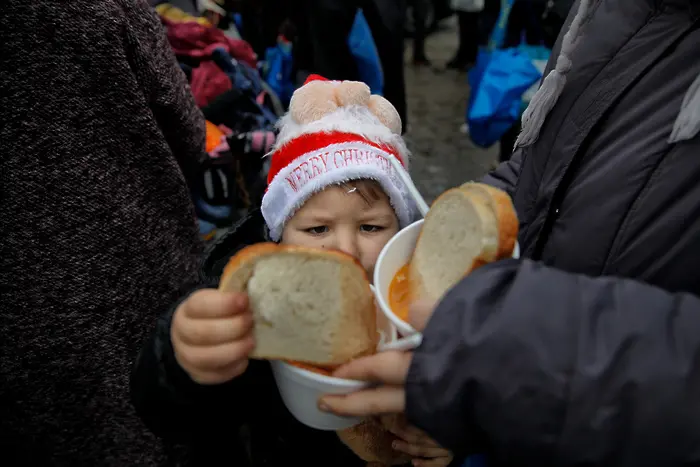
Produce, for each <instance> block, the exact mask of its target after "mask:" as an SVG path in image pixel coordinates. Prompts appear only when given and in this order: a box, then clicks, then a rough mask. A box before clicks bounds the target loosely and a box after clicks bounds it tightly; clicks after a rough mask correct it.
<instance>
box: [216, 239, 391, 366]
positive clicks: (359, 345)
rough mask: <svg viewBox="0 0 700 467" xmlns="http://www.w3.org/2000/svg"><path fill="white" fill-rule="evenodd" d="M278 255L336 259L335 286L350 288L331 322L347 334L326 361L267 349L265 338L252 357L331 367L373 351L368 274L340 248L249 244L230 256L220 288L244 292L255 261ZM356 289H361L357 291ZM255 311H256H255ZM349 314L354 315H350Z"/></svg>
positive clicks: (373, 311)
mask: <svg viewBox="0 0 700 467" xmlns="http://www.w3.org/2000/svg"><path fill="white" fill-rule="evenodd" d="M277 255H283V256H287V255H289V256H293V257H298V258H311V259H316V260H319V259H320V260H325V261H330V262H334V263H338V265H339V266H340V267H341V270H340V274H341V284H338V287H339V288H341V289H342V290H348V289H351V290H348V291H347V292H342V293H341V296H342V300H343V304H342V306H343V309H344V310H345V313H344V314H343V315H342V316H339V318H338V319H340V323H341V326H338V325H337V323H338V321H335V322H334V324H335V325H336V326H337V327H338V328H339V329H341V332H342V330H345V331H346V332H347V334H346V335H343V336H342V337H341V338H339V339H338V340H337V341H335V342H332V343H331V348H330V349H329V351H328V357H327V359H326V361H318V360H314V359H313V358H299V356H298V355H297V356H296V358H292V357H290V355H283V354H278V353H279V352H277V353H274V352H271V351H270V349H266V348H264V347H266V346H265V345H264V342H263V343H260V342H259V344H260V345H259V346H256V349H255V350H254V351H253V352H252V354H251V358H258V359H267V360H289V359H293V360H295V361H299V362H302V363H307V364H311V365H313V366H318V367H321V368H324V369H333V368H335V367H337V366H338V365H341V364H343V363H346V362H347V361H348V360H350V359H352V358H357V357H360V356H363V355H368V354H372V353H374V352H375V351H376V346H377V342H378V339H379V335H378V333H377V332H376V307H375V305H374V295H373V294H372V290H371V288H370V282H369V278H368V275H367V272H366V271H365V269H364V268H363V267H362V265H361V264H360V263H359V261H357V260H356V259H355V258H354V257H352V256H350V255H347V254H345V253H343V252H340V251H336V250H324V249H317V248H309V247H302V246H296V245H284V244H281V245H280V244H276V243H259V244H255V245H251V246H248V247H245V248H243V249H242V250H240V251H239V252H238V253H237V254H236V255H234V256H233V257H232V258H231V259H230V260H229V262H228V263H227V265H226V266H225V268H224V271H223V274H222V276H221V280H220V283H219V290H221V291H224V292H247V285H248V281H249V279H250V277H251V276H252V274H253V271H254V270H255V267H256V265H257V263H258V262H259V261H261V260H262V259H264V258H267V257H271V256H277ZM302 268H303V266H302ZM315 273H316V271H315V270H314V269H313V268H311V267H309V268H307V269H305V270H299V271H295V274H315ZM358 291H360V292H359V293H358ZM329 306H332V307H335V308H337V307H338V306H339V304H337V303H334V304H331V305H329ZM356 313H357V314H359V316H357V315H356ZM255 314H256V312H255V311H254V315H255ZM351 314H352V315H354V316H350V315H351ZM345 322H349V323H350V324H349V325H348V326H344V325H342V323H345ZM336 330H337V329H336ZM256 337H257V335H256ZM261 346H262V347H263V348H262V349H261V348H260V347H261Z"/></svg>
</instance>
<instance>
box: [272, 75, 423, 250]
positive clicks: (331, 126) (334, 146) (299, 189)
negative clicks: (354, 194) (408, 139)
mask: <svg viewBox="0 0 700 467" xmlns="http://www.w3.org/2000/svg"><path fill="white" fill-rule="evenodd" d="M396 119H398V114H397V113H396V110H395V109H394V107H393V106H392V105H391V104H389V102H388V101H387V100H386V99H384V98H382V97H379V96H370V95H369V88H368V87H366V85H364V84H362V83H357V82H337V81H328V80H325V79H323V78H321V77H319V76H312V77H310V79H309V80H307V82H306V83H305V84H304V86H303V87H301V88H300V89H298V90H297V92H296V93H295V94H294V97H293V98H292V102H291V104H290V111H289V113H288V114H287V115H285V116H284V117H282V118H281V119H280V123H279V125H278V126H279V129H280V133H279V136H278V138H277V142H276V145H275V148H274V150H273V152H272V161H271V165H270V171H269V173H268V178H267V181H268V188H267V191H266V193H265V195H264V196H263V200H262V214H263V217H264V218H265V222H266V224H267V226H268V228H269V231H270V237H271V239H272V240H273V241H279V240H280V239H281V236H282V231H283V229H284V226H285V224H286V222H287V221H288V220H289V219H290V218H291V217H292V216H293V215H294V213H295V212H296V211H297V210H298V209H299V208H301V207H302V206H303V205H304V203H305V202H306V201H307V200H308V199H309V198H310V197H311V196H313V195H314V194H316V193H318V192H320V191H323V190H324V189H325V188H327V187H328V186H331V185H337V184H341V183H344V182H349V181H352V180H360V179H370V180H375V181H377V182H378V183H379V184H380V185H381V187H382V188H383V190H384V191H385V193H386V194H387V196H388V197H389V199H390V201H391V204H392V207H393V208H394V211H395V212H396V216H397V217H398V219H399V223H400V224H401V227H405V226H406V225H408V224H410V223H411V222H412V221H413V220H414V218H415V217H416V214H417V209H416V206H415V203H414V201H413V199H412V198H411V195H410V194H409V192H408V189H407V187H406V186H405V185H404V184H403V182H402V181H401V179H400V178H399V176H398V174H397V173H396V171H395V169H394V167H393V166H392V164H391V162H390V158H391V157H392V156H393V157H396V158H397V159H398V160H399V162H400V163H401V165H402V166H403V168H404V169H406V170H408V156H409V153H408V149H407V148H406V144H405V142H404V141H403V138H402V137H401V134H400V132H401V129H400V127H401V121H400V119H398V125H397V124H396ZM390 127H391V128H393V129H390ZM397 127H398V128H397Z"/></svg>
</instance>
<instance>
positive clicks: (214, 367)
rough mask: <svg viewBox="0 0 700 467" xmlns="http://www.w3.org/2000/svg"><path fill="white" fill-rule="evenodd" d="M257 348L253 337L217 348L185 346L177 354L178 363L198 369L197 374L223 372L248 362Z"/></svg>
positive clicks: (184, 366)
mask: <svg viewBox="0 0 700 467" xmlns="http://www.w3.org/2000/svg"><path fill="white" fill-rule="evenodd" d="M254 347H255V341H254V340H253V337H252V336H250V337H247V338H245V339H243V340H237V341H234V342H229V343H226V344H221V345H217V346H215V347H193V346H183V347H182V348H181V349H180V351H179V352H176V357H177V360H178V363H179V364H180V366H182V367H183V368H188V369H189V368H196V371H197V372H202V373H205V372H208V371H223V370H226V369H227V368H229V367H230V366H232V365H234V364H236V363H239V362H240V361H242V360H247V359H248V355H249V354H250V352H252V350H253V348H254Z"/></svg>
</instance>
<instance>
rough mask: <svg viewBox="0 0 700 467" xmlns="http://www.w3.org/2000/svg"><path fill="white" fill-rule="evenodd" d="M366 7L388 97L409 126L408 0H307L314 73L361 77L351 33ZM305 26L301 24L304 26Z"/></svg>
mask: <svg viewBox="0 0 700 467" xmlns="http://www.w3.org/2000/svg"><path fill="white" fill-rule="evenodd" d="M359 8H362V10H363V13H364V15H365V18H366V19H367V23H368V24H369V27H370V29H371V30H372V36H373V37H374V42H375V44H376V46H377V52H378V54H379V59H380V61H381V63H382V69H383V72H384V97H386V99H387V100H388V101H389V102H391V103H392V104H393V105H394V107H395V108H396V111H397V112H398V113H399V116H400V117H401V121H402V122H403V130H404V131H405V130H406V126H407V112H406V84H405V78H404V24H405V19H406V0H306V1H305V2H304V8H303V12H304V13H305V16H306V18H305V19H304V24H305V25H307V26H308V29H307V41H308V43H307V46H308V48H309V49H310V50H309V51H308V54H307V60H308V63H307V64H305V66H306V67H307V68H308V71H310V72H311V73H314V74H319V75H321V76H325V77H327V78H328V79H332V80H357V79H358V71H357V65H356V64H355V59H354V58H353V57H352V55H351V53H350V48H349V46H348V36H349V35H350V30H351V29H352V25H353V22H354V21H355V15H356V14H357V10H358V9H359ZM300 29H301V28H300Z"/></svg>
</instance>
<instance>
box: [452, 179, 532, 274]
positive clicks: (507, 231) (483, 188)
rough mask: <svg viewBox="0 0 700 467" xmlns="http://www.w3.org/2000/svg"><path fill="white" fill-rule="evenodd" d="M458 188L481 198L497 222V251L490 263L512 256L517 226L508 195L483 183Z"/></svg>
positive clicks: (469, 183)
mask: <svg viewBox="0 0 700 467" xmlns="http://www.w3.org/2000/svg"><path fill="white" fill-rule="evenodd" d="M459 188H460V190H463V191H464V192H466V193H473V194H474V195H476V196H481V197H482V198H483V199H484V201H485V202H486V204H487V205H488V206H489V208H491V211H492V212H493V213H494V214H495V216H496V219H497V222H498V251H497V252H496V257H495V258H493V259H492V261H496V260H499V259H506V258H510V257H511V256H513V250H514V249H515V242H516V240H517V238H518V227H519V226H518V217H517V216H516V214H515V208H514V207H513V201H512V200H511V199H510V196H509V195H508V193H506V192H505V191H503V190H499V189H498V188H494V187H492V186H490V185H486V184H485V183H475V182H467V183H465V184H464V185H462V186H460V187H459Z"/></svg>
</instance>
